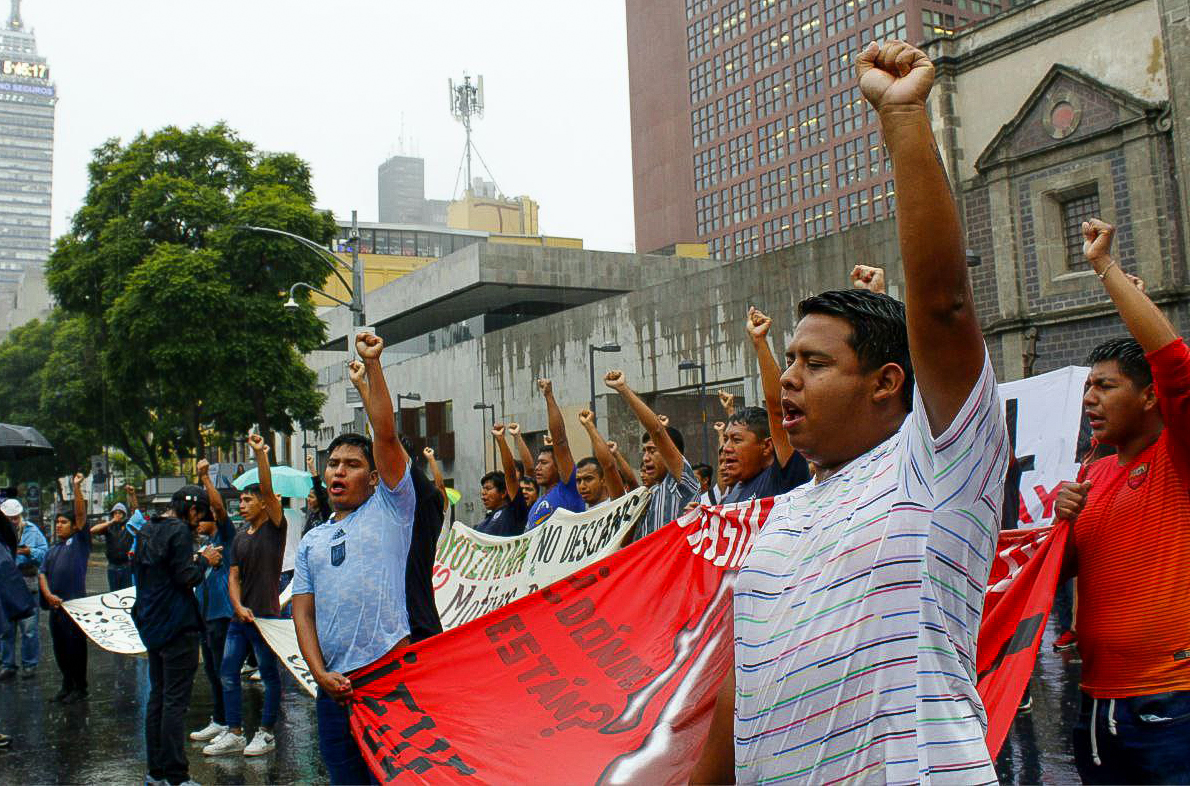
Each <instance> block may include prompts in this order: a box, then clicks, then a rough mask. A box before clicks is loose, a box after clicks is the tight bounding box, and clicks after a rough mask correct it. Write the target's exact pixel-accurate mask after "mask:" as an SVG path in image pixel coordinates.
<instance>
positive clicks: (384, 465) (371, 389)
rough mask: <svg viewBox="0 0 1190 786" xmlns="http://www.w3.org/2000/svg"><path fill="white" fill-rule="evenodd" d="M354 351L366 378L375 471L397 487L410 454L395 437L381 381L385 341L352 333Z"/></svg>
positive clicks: (384, 384)
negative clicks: (382, 353)
mask: <svg viewBox="0 0 1190 786" xmlns="http://www.w3.org/2000/svg"><path fill="white" fill-rule="evenodd" d="M355 351H356V352H357V353H358V354H359V356H360V360H362V361H363V365H364V371H365V373H366V374H367V377H368V387H367V390H368V395H367V397H365V398H364V409H365V410H367V413H368V421H369V422H371V424H372V454H373V455H374V456H375V459H376V470H377V471H378V472H379V473H380V478H381V480H383V481H384V485H385V486H387V487H388V488H390V489H394V488H396V487H397V484H398V483H400V482H401V479H402V478H404V477H405V472H406V471H408V469H409V456H408V455H406V453H405V448H403V447H401V441H400V440H399V439H397V424H396V419H395V418H394V417H393V400H392V396H390V395H389V393H388V383H387V382H385V380H384V368H383V367H381V365H380V353H381V352H383V351H384V340H383V339H382V338H380V336H377V335H374V334H372V333H364V332H359V333H356V334H355Z"/></svg>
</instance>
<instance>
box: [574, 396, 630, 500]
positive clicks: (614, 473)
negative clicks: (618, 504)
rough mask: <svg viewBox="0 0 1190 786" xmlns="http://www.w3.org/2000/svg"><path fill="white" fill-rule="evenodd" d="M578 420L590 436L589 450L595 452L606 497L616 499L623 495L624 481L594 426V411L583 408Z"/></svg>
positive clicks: (605, 442)
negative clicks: (601, 473) (601, 472)
mask: <svg viewBox="0 0 1190 786" xmlns="http://www.w3.org/2000/svg"><path fill="white" fill-rule="evenodd" d="M578 421H579V423H582V424H583V428H585V429H586V430H587V436H589V437H590V438H591V452H592V453H594V454H595V460H596V461H598V462H599V468H600V469H602V470H603V484H604V485H605V486H607V494H608V498H609V499H618V498H619V497H622V496H624V481H623V480H621V479H620V470H619V469H618V468H617V467H616V460H615V458H613V457H612V452H611V451H610V450H608V447H607V441H606V440H605V439H604V438H603V435H602V434H600V433H599V429H597V428H596V427H595V413H594V412H592V411H591V410H589V409H584V410H583V411H582V412H580V413H578Z"/></svg>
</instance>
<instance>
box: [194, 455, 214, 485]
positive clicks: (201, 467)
mask: <svg viewBox="0 0 1190 786" xmlns="http://www.w3.org/2000/svg"><path fill="white" fill-rule="evenodd" d="M194 471H195V472H196V473H198V479H199V480H202V478H203V476H204V475H206V474H208V473H210V471H211V462H209V461H207V460H206V459H205V458H203V459H199V460H198V464H197V465H196V466H195V467H194Z"/></svg>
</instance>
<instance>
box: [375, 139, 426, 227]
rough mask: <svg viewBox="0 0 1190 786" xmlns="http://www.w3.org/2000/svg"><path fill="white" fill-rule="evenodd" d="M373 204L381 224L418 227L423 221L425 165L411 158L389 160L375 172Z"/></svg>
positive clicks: (403, 157)
mask: <svg viewBox="0 0 1190 786" xmlns="http://www.w3.org/2000/svg"><path fill="white" fill-rule="evenodd" d="M376 184H377V188H378V193H377V203H378V207H379V214H380V222H381V223H384V224H421V223H423V222H424V221H425V201H426V162H425V161H424V160H423V159H420V158H415V157H413V156H393V157H392V158H390V159H388V160H387V161H385V162H384V163H383V164H381V165H380V167H379V168H378V169H377V171H376Z"/></svg>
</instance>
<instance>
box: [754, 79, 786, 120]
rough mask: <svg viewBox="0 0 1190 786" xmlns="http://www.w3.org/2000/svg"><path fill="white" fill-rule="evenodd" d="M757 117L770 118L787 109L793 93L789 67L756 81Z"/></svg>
mask: <svg viewBox="0 0 1190 786" xmlns="http://www.w3.org/2000/svg"><path fill="white" fill-rule="evenodd" d="M755 89H756V116H757V117H758V118H760V117H768V116H769V115H771V114H773V113H774V112H778V111H780V110H782V109H784V108H785V106H786V104H787V102H788V101H789V95H790V93H791V92H792V91H793V83H792V82H791V80H790V70H789V66H785V68H783V69H781V70H780V71H774V72H773V73H771V74H769V75H768V76H766V77H764V78H762V79H758V80H756V85H755Z"/></svg>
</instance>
